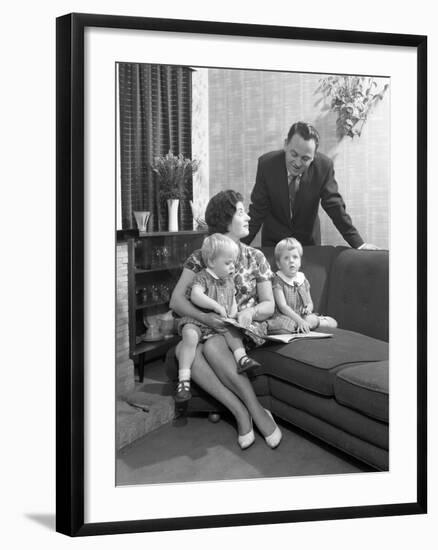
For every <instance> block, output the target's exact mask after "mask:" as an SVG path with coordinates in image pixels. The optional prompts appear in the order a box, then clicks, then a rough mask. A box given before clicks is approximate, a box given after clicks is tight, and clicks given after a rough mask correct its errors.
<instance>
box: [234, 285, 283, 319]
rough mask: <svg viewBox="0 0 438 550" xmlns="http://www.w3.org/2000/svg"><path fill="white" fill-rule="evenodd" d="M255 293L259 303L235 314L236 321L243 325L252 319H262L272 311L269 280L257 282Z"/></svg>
mask: <svg viewBox="0 0 438 550" xmlns="http://www.w3.org/2000/svg"><path fill="white" fill-rule="evenodd" d="M257 295H258V299H259V303H258V304H257V305H256V306H254V307H248V308H246V309H243V310H242V311H239V313H238V314H237V321H238V322H239V323H240V324H241V325H243V326H247V325H249V324H250V323H251V322H252V321H264V320H265V319H268V318H269V317H271V315H272V314H273V313H274V309H275V303H274V296H273V294H272V284H271V281H262V282H261V283H257Z"/></svg>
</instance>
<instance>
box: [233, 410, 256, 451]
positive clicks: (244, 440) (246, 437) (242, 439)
mask: <svg viewBox="0 0 438 550" xmlns="http://www.w3.org/2000/svg"><path fill="white" fill-rule="evenodd" d="M237 441H238V443H239V445H240V448H241V449H242V451H243V450H245V449H247V448H248V447H251V445H252V444H253V443H254V441H255V435H254V428H253V426H252V418H251V430H250V431H249V432H248V433H246V434H243V435H239V436H238V438H237Z"/></svg>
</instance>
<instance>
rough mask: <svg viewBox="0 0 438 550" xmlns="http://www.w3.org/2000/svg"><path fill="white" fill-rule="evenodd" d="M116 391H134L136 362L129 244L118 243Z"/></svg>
mask: <svg viewBox="0 0 438 550" xmlns="http://www.w3.org/2000/svg"><path fill="white" fill-rule="evenodd" d="M116 307H117V311H116V377H117V378H116V392H117V397H124V396H126V395H127V394H128V393H130V392H132V391H134V385H135V384H134V363H133V361H132V360H131V359H130V358H129V318H128V245H127V243H117V306H116Z"/></svg>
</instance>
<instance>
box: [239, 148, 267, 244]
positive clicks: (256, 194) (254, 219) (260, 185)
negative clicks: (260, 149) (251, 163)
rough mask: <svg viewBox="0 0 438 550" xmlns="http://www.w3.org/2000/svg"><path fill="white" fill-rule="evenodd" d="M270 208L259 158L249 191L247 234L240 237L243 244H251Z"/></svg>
mask: <svg viewBox="0 0 438 550" xmlns="http://www.w3.org/2000/svg"><path fill="white" fill-rule="evenodd" d="M270 208H271V201H270V200H269V194H268V189H267V187H266V181H265V177H264V175H263V169H262V167H261V163H260V159H259V161H258V165H257V174H256V181H255V184H254V187H253V190H252V192H251V204H250V205H249V212H248V213H249V215H250V217H251V219H250V221H249V235H248V236H247V237H245V238H243V239H241V240H242V242H243V243H244V244H248V245H249V244H251V242H252V241H253V239H254V237H255V236H256V235H257V232H258V230H259V229H260V227H261V225H262V223H263V222H264V220H265V217H266V214H267V212H268V211H269V209H270Z"/></svg>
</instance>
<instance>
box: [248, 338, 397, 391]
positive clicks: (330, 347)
mask: <svg viewBox="0 0 438 550" xmlns="http://www.w3.org/2000/svg"><path fill="white" fill-rule="evenodd" d="M325 332H328V330H326V331H325ZM330 332H332V333H333V337H332V338H321V339H318V340H317V339H308V340H306V339H302V340H295V341H293V342H291V343H290V344H285V345H283V344H282V345H278V344H275V345H267V346H263V347H262V348H258V349H257V350H255V351H253V352H251V356H252V357H254V358H256V359H257V361H259V362H260V363H261V364H262V369H261V372H262V373H263V374H268V375H270V376H275V377H276V378H279V379H281V380H285V381H287V382H291V383H292V384H295V385H296V386H299V387H301V388H304V389H306V390H310V391H314V392H316V393H319V394H321V395H326V396H333V395H334V387H333V383H334V377H335V375H336V372H337V371H338V370H340V369H342V368H343V367H344V365H349V364H352V363H363V362H369V361H382V360H385V359H387V357H388V344H387V343H386V342H383V341H381V340H376V339H375V338H371V337H369V336H364V335H362V334H358V333H355V332H350V331H347V330H342V329H330Z"/></svg>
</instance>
